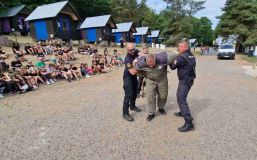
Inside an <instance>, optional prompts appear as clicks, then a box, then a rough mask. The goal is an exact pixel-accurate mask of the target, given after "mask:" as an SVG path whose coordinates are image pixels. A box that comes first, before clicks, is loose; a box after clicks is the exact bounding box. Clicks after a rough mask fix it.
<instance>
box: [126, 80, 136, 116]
mask: <svg viewBox="0 0 257 160" xmlns="http://www.w3.org/2000/svg"><path fill="white" fill-rule="evenodd" d="M123 82H124V84H123V89H124V91H125V97H124V101H123V114H129V107H130V108H131V109H133V108H134V107H135V105H136V98H137V87H138V82H137V76H124V77H123Z"/></svg>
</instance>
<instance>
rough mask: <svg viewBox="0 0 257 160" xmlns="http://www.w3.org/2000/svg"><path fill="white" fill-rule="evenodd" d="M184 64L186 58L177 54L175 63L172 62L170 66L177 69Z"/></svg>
mask: <svg viewBox="0 0 257 160" xmlns="http://www.w3.org/2000/svg"><path fill="white" fill-rule="evenodd" d="M183 65H184V60H183V59H182V57H181V56H177V57H176V58H175V60H174V61H173V63H171V64H170V65H169V66H170V69H171V70H175V69H177V68H179V67H181V66H183Z"/></svg>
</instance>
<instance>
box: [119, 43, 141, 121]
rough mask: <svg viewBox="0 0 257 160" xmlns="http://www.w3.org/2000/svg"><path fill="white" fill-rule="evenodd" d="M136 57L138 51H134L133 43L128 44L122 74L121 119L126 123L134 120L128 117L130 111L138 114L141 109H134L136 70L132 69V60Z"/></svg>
mask: <svg viewBox="0 0 257 160" xmlns="http://www.w3.org/2000/svg"><path fill="white" fill-rule="evenodd" d="M136 57H138V51H137V50H136V49H135V45H134V43H128V45H127V55H126V57H125V60H124V63H125V70H124V74H123V82H124V84H123V89H124V91H125V97H124V101H123V118H124V119H125V120H127V121H133V120H134V119H133V118H132V117H131V116H130V115H129V108H130V110H133V111H136V112H140V111H141V109H139V108H138V107H136V98H137V84H138V83H137V75H136V74H137V70H136V69H135V68H134V67H133V65H132V63H133V61H134V59H135V58H136Z"/></svg>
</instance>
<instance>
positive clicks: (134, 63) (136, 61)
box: [133, 59, 138, 67]
mask: <svg viewBox="0 0 257 160" xmlns="http://www.w3.org/2000/svg"><path fill="white" fill-rule="evenodd" d="M137 63H138V59H134V61H133V67H136V64H137Z"/></svg>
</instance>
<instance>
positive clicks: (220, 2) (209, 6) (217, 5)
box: [147, 0, 226, 29]
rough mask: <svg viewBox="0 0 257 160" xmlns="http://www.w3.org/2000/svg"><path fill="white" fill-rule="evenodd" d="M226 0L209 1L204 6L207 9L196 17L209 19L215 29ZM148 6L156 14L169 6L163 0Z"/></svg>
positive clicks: (149, 0) (154, 0)
mask: <svg viewBox="0 0 257 160" xmlns="http://www.w3.org/2000/svg"><path fill="white" fill-rule="evenodd" d="M225 2H226V0H207V1H206V3H205V4H204V6H205V9H203V10H201V11H199V12H198V13H197V14H196V15H195V16H196V17H198V18H200V17H204V16H206V17H208V18H209V19H210V20H211V21H212V23H213V26H212V28H213V29H214V28H215V27H216V26H217V24H218V22H219V20H218V19H216V16H220V15H221V14H222V12H221V8H222V7H224V4H225ZM147 5H148V6H149V7H151V8H153V9H154V10H155V11H156V12H158V13H159V12H160V11H161V10H164V9H165V8H166V6H167V4H166V3H165V2H164V1H162V0H148V1H147Z"/></svg>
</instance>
